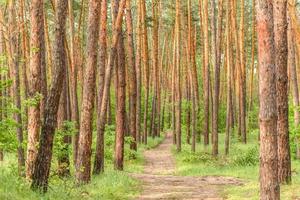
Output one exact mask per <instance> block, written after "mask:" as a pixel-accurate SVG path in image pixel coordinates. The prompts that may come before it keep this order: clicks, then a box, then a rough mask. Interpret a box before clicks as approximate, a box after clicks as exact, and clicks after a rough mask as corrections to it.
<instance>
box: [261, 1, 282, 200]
mask: <svg viewBox="0 0 300 200" xmlns="http://www.w3.org/2000/svg"><path fill="white" fill-rule="evenodd" d="M256 8H257V33H258V34H257V36H258V60H259V96H260V111H259V119H260V142H261V143H260V199H262V200H268V199H272V200H276V199H280V186H279V182H278V152H277V109H276V108H277V103H276V64H275V46H274V43H275V41H274V29H273V28H274V25H273V2H272V1H265V0H258V1H257V7H256Z"/></svg>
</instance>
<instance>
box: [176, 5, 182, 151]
mask: <svg viewBox="0 0 300 200" xmlns="http://www.w3.org/2000/svg"><path fill="white" fill-rule="evenodd" d="M180 12H181V4H180V0H176V23H175V24H176V25H175V44H176V65H175V66H176V72H177V74H176V75H177V80H176V114H175V115H176V127H175V132H176V147H177V152H180V151H181V64H180V60H181V58H180V55H181V53H180V46H181V45H180V16H181V14H180Z"/></svg>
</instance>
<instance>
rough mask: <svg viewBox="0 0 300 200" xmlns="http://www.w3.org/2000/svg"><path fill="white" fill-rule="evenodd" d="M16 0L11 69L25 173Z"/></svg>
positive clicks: (20, 162) (11, 4) (11, 17)
mask: <svg viewBox="0 0 300 200" xmlns="http://www.w3.org/2000/svg"><path fill="white" fill-rule="evenodd" d="M14 4H15V1H14V0H10V1H9V17H8V23H9V27H8V28H9V36H10V37H9V48H10V70H11V71H12V74H13V99H14V104H15V106H16V108H17V109H18V111H17V112H15V113H14V119H15V121H16V123H17V128H16V134H17V140H18V172H19V175H23V173H22V171H23V167H24V166H25V158H24V149H23V126H22V117H21V94H20V70H19V53H18V47H19V45H18V32H17V31H16V28H17V24H16V23H17V22H16V13H15V7H14Z"/></svg>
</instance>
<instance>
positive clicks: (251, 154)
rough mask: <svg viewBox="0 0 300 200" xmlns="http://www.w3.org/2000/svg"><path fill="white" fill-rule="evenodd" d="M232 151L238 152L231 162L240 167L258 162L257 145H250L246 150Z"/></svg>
mask: <svg viewBox="0 0 300 200" xmlns="http://www.w3.org/2000/svg"><path fill="white" fill-rule="evenodd" d="M233 151H237V152H239V153H238V154H236V155H234V156H233V161H232V164H233V165H236V166H240V167H244V166H255V165H257V164H258V163H259V157H258V154H259V151H258V147H257V146H254V147H250V148H248V149H247V151H239V150H235V149H233Z"/></svg>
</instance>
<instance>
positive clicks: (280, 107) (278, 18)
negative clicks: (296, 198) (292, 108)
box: [273, 0, 291, 183]
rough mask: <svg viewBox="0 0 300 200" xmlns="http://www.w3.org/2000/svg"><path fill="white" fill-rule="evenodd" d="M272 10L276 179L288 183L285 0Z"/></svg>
mask: <svg viewBox="0 0 300 200" xmlns="http://www.w3.org/2000/svg"><path fill="white" fill-rule="evenodd" d="M273 9H274V10H273V12H274V32H275V33H274V36H275V51H276V79H277V80H276V91H277V114H278V119H277V134H278V179H279V182H280V183H290V182H291V158H290V144H289V119H288V114H289V109H288V106H289V105H288V74H287V64H288V62H287V58H288V43H287V0H284V1H282V0H274V7H273Z"/></svg>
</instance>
